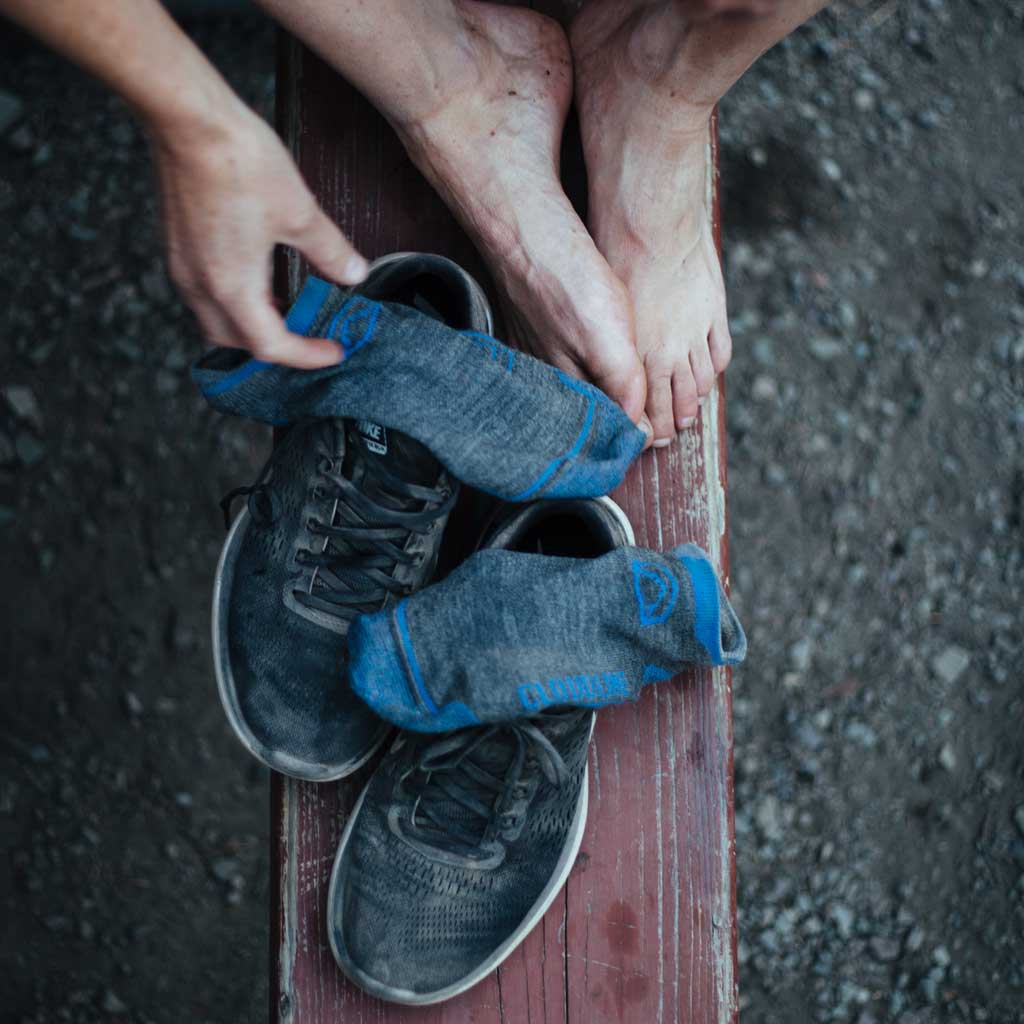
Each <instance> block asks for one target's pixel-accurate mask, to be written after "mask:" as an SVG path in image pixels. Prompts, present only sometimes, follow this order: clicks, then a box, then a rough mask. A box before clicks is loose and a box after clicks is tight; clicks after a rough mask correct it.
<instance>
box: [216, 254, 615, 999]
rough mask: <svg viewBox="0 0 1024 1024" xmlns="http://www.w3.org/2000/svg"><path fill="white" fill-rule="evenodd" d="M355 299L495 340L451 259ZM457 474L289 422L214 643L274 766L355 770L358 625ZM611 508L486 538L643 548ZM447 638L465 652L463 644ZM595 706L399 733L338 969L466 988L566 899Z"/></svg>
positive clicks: (425, 539) (416, 554)
mask: <svg viewBox="0 0 1024 1024" xmlns="http://www.w3.org/2000/svg"><path fill="white" fill-rule="evenodd" d="M359 293H360V294H362V295H365V296H366V297H368V298H372V299H376V300H384V299H386V300H389V301H392V302H401V303H404V304H406V305H409V306H412V307H414V308H416V309H418V310H420V311H421V312H422V313H424V314H426V315H429V316H432V317H435V318H437V319H441V320H443V321H444V322H446V323H448V324H449V325H450V326H453V327H455V328H457V329H460V330H471V331H479V332H481V333H484V334H491V333H492V323H491V315H490V311H489V308H488V306H487V302H486V300H485V299H484V297H483V294H482V292H481V291H480V289H479V287H478V286H477V284H476V282H474V281H473V279H472V278H471V277H470V276H469V275H468V274H466V273H465V272H464V271H462V270H461V269H460V268H459V267H457V266H456V265H455V264H453V263H451V262H450V261H448V260H445V259H443V258H441V257H436V256H426V255H418V254H397V255H394V256H390V257H386V258H384V259H383V260H380V261H378V262H377V263H376V264H375V265H374V267H373V268H372V271H371V274H370V276H369V278H368V279H367V281H366V282H365V283H364V284H363V285H361V286H360V288H359ZM457 494H458V483H457V481H455V480H454V479H452V477H451V476H450V475H449V474H448V473H447V472H446V471H445V470H444V468H443V467H442V466H441V465H440V463H438V462H437V460H436V459H435V458H434V457H433V456H432V454H431V453H430V452H429V451H428V450H427V449H426V448H425V447H423V446H422V445H421V444H419V443H418V442H416V441H414V440H412V439H411V438H408V437H406V436H403V435H401V434H398V433H396V432H394V431H390V430H388V429H387V428H386V427H384V426H382V425H380V424H374V423H365V422H356V421H353V420H340V419H339V420H318V421H314V422H310V423H308V424H300V425H297V426H294V427H292V428H291V430H290V431H289V432H288V434H287V435H286V436H285V437H284V439H283V440H282V441H281V443H280V444H279V445H278V446H277V447H276V448H275V450H274V453H273V455H272V457H271V459H270V461H269V462H268V464H267V466H266V468H265V469H264V472H263V473H262V474H261V476H260V479H259V480H258V481H257V483H256V484H255V485H253V486H252V487H247V488H240V489H239V490H237V491H235V492H232V494H230V495H229V496H228V498H227V499H225V502H226V504H225V511H226V513H227V511H228V509H229V508H230V502H231V501H232V500H234V498H236V497H239V496H245V497H247V499H248V500H247V505H246V508H245V509H244V510H243V511H242V513H241V514H240V515H239V517H238V518H237V519H236V520H235V522H234V524H233V526H232V527H231V529H230V532H229V534H228V538H227V541H226V542H225V545H224V550H223V553H222V555H221V559H220V564H219V566H218V569H217V576H216V584H215V591H214V603H213V645H214V658H215V666H216V674H217V682H218V687H219V690H220V695H221V700H222V702H223V704H224V708H225V711H226V712H227V716H228V720H229V721H230V723H231V726H232V728H233V729H234V731H235V733H236V734H237V735H238V737H239V739H240V740H241V741H242V743H243V744H244V745H245V746H246V748H247V749H248V750H249V751H250V752H251V753H252V754H253V755H254V756H256V757H257V758H259V759H260V760H261V761H262V762H263V763H264V764H267V765H268V766H269V767H271V768H273V769H275V770H277V771H280V772H283V773H285V774H287V775H291V776H294V777H297V778H301V779H307V780H311V781H317V782H322V781H328V780H332V779H339V778H343V777H344V776H346V775H349V774H351V773H352V772H354V771H356V770H357V769H358V768H359V767H361V766H362V765H363V764H364V763H365V762H366V761H367V760H368V759H369V758H370V757H371V756H372V755H373V753H374V752H375V751H376V750H377V748H378V747H379V746H380V745H381V744H382V743H383V742H384V740H385V739H386V737H387V735H388V734H389V733H390V732H391V728H392V727H391V726H389V725H388V724H387V723H385V722H383V721H382V720H380V719H379V718H377V717H376V716H375V715H374V714H373V712H372V711H371V710H370V709H369V707H368V706H367V705H366V704H365V703H363V701H362V700H360V699H359V698H358V697H357V696H356V695H355V694H354V693H353V692H352V690H351V688H350V687H349V686H348V684H347V682H346V681H345V680H346V676H345V671H344V664H345V658H346V635H347V633H348V630H349V627H350V625H351V623H352V621H353V619H354V618H355V617H356V616H357V615H359V614H362V613H372V612H376V611H379V610H381V609H383V608H386V607H390V606H392V605H394V604H395V603H396V602H397V601H398V600H400V599H401V598H402V597H404V596H406V595H408V594H410V593H412V592H413V591H415V590H418V589H420V588H422V587H424V586H426V585H427V584H428V583H430V582H431V580H432V579H433V577H434V575H435V573H436V570H437V566H438V561H439V557H440V555H441V549H442V539H443V536H444V532H445V527H446V525H447V523H448V519H449V516H450V513H451V511H452V508H453V506H454V504H455V501H456V497H457ZM632 542H633V534H632V530H631V528H630V525H629V522H628V520H627V519H626V517H625V515H624V513H623V512H622V511H621V509H619V508H618V507H617V506H616V505H614V503H613V502H611V501H610V500H609V499H607V498H600V499H580V500H566V501H550V502H539V503H535V504H533V505H521V506H509V507H507V508H506V509H505V510H504V512H503V513H501V514H499V516H498V518H497V520H496V522H495V525H494V526H493V527H492V528H491V529H490V531H488V532H487V533H486V535H485V538H484V540H483V541H482V542H481V545H480V546H481V547H499V548H503V549H506V550H513V551H522V552H529V553H532V554H538V553H540V554H546V555H553V556H571V557H575V558H581V557H595V558H596V557H599V556H601V555H604V554H607V553H608V552H609V551H612V550H614V549H615V548H617V547H621V546H623V545H627V544H632ZM452 642H453V643H456V642H458V638H457V637H453V638H452ZM593 726H594V712H593V711H592V710H590V709H586V708H569V709H559V710H557V711H548V712H547V713H545V714H541V715H538V716H536V717H534V718H529V719H524V720H520V721H516V722H510V723H500V724H490V725H484V726H479V727H475V728H466V729H461V730H458V731H456V732H453V733H450V734H447V735H443V736H440V737H438V736H436V735H420V734H415V733H410V732H399V733H398V734H397V736H396V738H395V739H394V741H393V743H392V744H391V746H390V748H389V750H388V752H387V753H386V754H385V756H384V758H383V759H382V760H381V762H380V765H379V767H378V768H377V770H376V771H375V772H374V774H373V776H372V777H371V779H370V781H369V783H368V784H367V786H366V788H365V789H364V791H363V793H362V795H361V796H360V798H359V801H358V803H357V804H356V807H355V809H354V811H353V813H352V816H351V818H350V820H349V822H348V825H347V827H346V829H345V832H344V835H343V837H342V840H341V844H340V847H339V850H338V853H337V857H336V860H335V864H334V871H333V875H332V879H331V887H330V895H329V907H328V920H329V930H330V942H331V948H332V950H333V952H334V955H335V957H336V959H337V961H338V963H339V965H340V966H341V968H342V970H343V971H344V972H345V973H346V974H347V975H348V976H349V977H350V978H351V979H352V980H353V981H355V982H356V983H357V984H358V985H360V986H361V987H362V988H364V989H365V990H367V991H368V992H370V993H372V994H374V995H376V996H379V997H381V998H383V999H388V1000H392V1001H395V1002H401V1003H407V1004H426V1003H433V1002H439V1001H441V1000H444V999H448V998H451V997H452V996H454V995H457V994H458V993H459V992H462V991H464V990H465V989H467V988H469V987H471V986H472V985H474V984H475V983H476V982H478V981H479V980H480V979H482V978H483V977H484V976H485V975H487V974H488V973H489V972H490V971H492V970H494V968H495V967H497V966H498V964H500V963H501V961H502V960H504V959H505V957H507V956H508V955H509V953H511V952H512V950H513V949H514V948H515V947H516V946H517V945H518V943H519V942H520V941H522V939H523V938H525V936H526V935H527V933H528V932H529V931H530V929H531V928H532V927H533V926H534V924H536V922H537V921H538V920H539V919H540V918H541V916H542V915H543V913H544V911H545V910H546V909H547V908H548V906H549V905H550V904H551V902H552V900H553V899H554V898H555V896H556V894H557V893H558V891H559V889H560V888H561V886H562V885H563V883H564V882H565V879H566V877H567V876H568V874H569V871H570V869H571V867H572V864H573V862H574V860H575V857H576V853H577V851H578V849H579V845H580V842H581V840H582V836H583V830H584V825H585V821H586V808H587V749H588V744H589V740H590V735H591V732H592V731H593Z"/></svg>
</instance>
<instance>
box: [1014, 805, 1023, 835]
mask: <svg viewBox="0 0 1024 1024" xmlns="http://www.w3.org/2000/svg"><path fill="white" fill-rule="evenodd" d="M1013 823H1014V825H1016V826H1017V831H1018V832H1019V833H1020V834H1021V835H1022V836H1024V804H1018V805H1017V807H1016V809H1015V810H1014V812H1013Z"/></svg>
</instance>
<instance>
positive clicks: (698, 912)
mask: <svg viewBox="0 0 1024 1024" xmlns="http://www.w3.org/2000/svg"><path fill="white" fill-rule="evenodd" d="M537 6H541V7H543V8H544V9H545V10H546V11H547V13H554V14H558V13H559V12H562V13H564V12H565V11H567V10H569V9H571V8H574V7H575V6H576V3H575V2H574V0H565V2H563V3H559V2H557V0H553V2H548V3H544V4H538V5H537ZM279 113H280V127H281V129H282V133H283V135H284V137H285V139H286V141H287V142H288V143H289V145H290V146H291V149H292V151H293V152H294V153H295V155H296V158H297V160H298V162H299V165H300V167H301V169H302V171H303V173H304V174H305V176H306V179H307V181H309V183H310V185H311V187H312V188H313V190H314V192H315V193H316V195H317V197H318V199H319V200H320V202H321V203H322V204H323V206H324V208H325V209H326V210H327V212H328V213H329V214H330V215H331V216H332V217H334V219H335V220H336V221H337V222H338V223H339V224H340V225H341V226H342V228H343V229H344V230H345V231H346V233H347V234H348V235H349V236H350V237H351V238H352V239H353V240H354V242H355V243H356V244H357V245H358V246H359V247H360V248H361V250H362V251H363V252H364V253H366V255H368V256H370V257H373V256H377V255H381V254H383V253H386V252H391V251H395V250H400V249H424V250H429V251H436V252H443V253H445V254H447V255H450V256H452V257H453V258H455V259H457V260H459V261H461V262H463V263H464V264H465V265H467V266H469V267H470V268H471V269H472V270H474V272H476V273H478V274H480V275H481V277H482V278H483V276H484V275H482V272H481V270H480V264H479V260H478V259H477V257H476V254H475V253H474V252H473V250H472V247H471V246H470V245H469V243H468V242H467V241H466V239H465V238H464V236H463V235H462V234H461V232H459V230H458V229H457V227H456V225H455V224H454V223H453V221H452V219H451V217H450V216H449V214H448V213H447V211H446V210H445V208H444V207H443V205H442V204H441V202H440V201H439V200H438V199H437V198H436V196H434V195H433V193H432V192H431V190H430V188H429V187H428V186H427V185H426V183H425V182H424V181H423V180H422V178H421V177H420V176H419V174H418V173H417V172H416V171H415V169H414V168H412V166H411V165H410V163H409V161H408V160H407V159H406V157H405V155H404V153H403V151H402V149H401V146H400V144H399V143H398V141H397V139H395V137H394V135H393V133H392V132H391V131H390V130H389V129H388V128H387V126H386V125H385V124H384V122H383V120H382V119H381V118H380V117H379V116H378V115H377V114H376V113H375V112H374V111H373V110H372V109H371V108H370V107H369V105H368V104H367V103H365V101H363V100H362V99H361V98H360V97H359V96H358V95H357V94H356V93H355V92H354V90H352V89H350V88H349V87H348V86H346V85H345V84H344V83H343V82H342V81H341V80H340V79H339V78H338V77H337V76H336V75H335V74H334V73H333V72H332V71H330V70H329V69H328V68H327V67H326V66H325V65H324V64H323V63H322V62H321V61H319V60H318V59H317V58H315V57H314V56H313V55H312V54H310V53H309V52H308V51H306V50H305V49H304V48H303V47H301V46H299V45H298V44H296V43H295V42H294V41H292V40H290V39H288V38H287V37H283V39H282V46H281V60H280V67H279ZM714 157H715V153H714V149H713V140H712V141H711V142H710V144H709V155H708V158H709V161H712V164H713V165H714V164H715V163H716V162H715V160H714ZM565 167H566V169H567V172H568V174H569V176H570V177H571V178H572V179H573V181H572V182H571V184H572V186H573V187H574V188H575V189H576V190H578V189H579V187H580V181H579V170H580V167H581V162H580V161H579V159H578V156H575V157H574V156H573V155H572V154H571V153H570V154H569V157H568V158H567V159H566V163H565ZM714 184H716V183H713V186H714ZM716 196H717V189H716V188H715V187H712V189H711V192H710V193H709V196H708V202H709V203H714V202H715V201H716ZM715 212H716V229H717V209H716V211H715ZM304 272H305V269H304V267H303V266H302V265H301V264H300V261H298V260H292V261H290V262H289V263H288V265H287V270H286V275H285V276H286V290H287V291H288V292H289V293H291V294H294V292H295V290H296V288H297V286H298V283H299V281H300V280H301V277H302V275H303V273H304ZM724 412H725V407H724V396H723V393H722V391H721V390H719V391H717V392H716V393H714V394H713V395H712V396H711V397H710V398H709V400H708V402H707V403H706V406H705V408H704V411H703V413H702V419H701V425H700V430H699V431H698V432H694V433H692V434H690V435H688V436H686V437H685V438H684V439H682V440H681V441H679V442H678V443H676V444H673V445H671V446H670V447H669V448H667V449H663V450H662V451H660V452H657V453H654V452H649V453H647V454H646V455H645V456H644V457H643V458H642V459H641V460H640V463H639V464H638V466H637V467H635V468H634V470H633V471H632V472H631V474H630V476H629V478H628V479H627V481H626V483H625V484H624V485H623V487H622V488H620V490H619V492H618V493H617V495H616V497H617V499H618V500H619V501H620V503H621V504H622V505H623V506H624V507H625V508H626V510H627V512H628V513H629V515H630V518H631V520H632V521H633V523H634V526H635V527H636V530H637V539H638V542H639V543H641V544H648V545H650V546H652V547H659V548H660V547H669V546H672V545H674V544H677V543H682V542H683V541H685V540H693V541H696V542H698V543H700V544H701V545H703V546H704V547H705V548H706V549H707V550H708V551H709V553H710V554H711V556H712V559H713V560H714V561H716V562H717V564H718V565H720V566H721V568H722V570H723V572H726V571H727V569H728V563H727V551H726V533H725V526H726V519H725V516H726V507H725V446H724V438H725V433H724ZM590 760H591V789H590V793H591V802H590V814H589V820H588V827H587V833H586V836H585V839H584V842H583V847H582V851H581V854H580V857H579V860H578V862H577V865H576V867H575V869H574V870H573V872H572V874H571V876H570V879H569V883H568V885H567V887H566V890H565V892H564V893H563V894H562V895H560V896H559V898H558V899H557V900H556V902H555V903H554V905H553V906H552V907H551V909H550V910H549V912H548V914H547V915H546V916H545V918H544V920H543V921H542V922H541V924H540V925H539V926H538V927H537V928H536V929H535V931H534V932H533V933H532V934H531V935H530V937H529V938H528V939H527V941H526V942H525V943H524V944H523V945H522V947H521V948H520V949H519V950H517V951H516V952H515V953H514V954H513V955H512V956H511V957H510V958H509V959H508V960H507V961H506V963H505V964H504V965H503V966H502V968H501V969H500V970H499V971H498V972H496V973H495V974H494V975H492V976H491V977H489V978H487V979H486V980H485V981H484V982H482V983H481V984H480V985H478V986H476V987H475V988H474V989H472V990H471V991H470V992H467V993H465V994H464V995H463V996H461V997H459V998H458V999H456V1000H453V1001H452V1002H450V1003H447V1004H444V1005H443V1006H439V1007H428V1008H423V1009H418V1010H412V1009H408V1008H401V1007H394V1006H388V1005H386V1004H382V1003H380V1002H378V1001H377V1000H374V999H371V998H369V997H368V996H366V995H364V994H363V993H362V992H360V991H359V990H358V989H357V988H355V987H354V986H352V985H350V984H349V983H348V982H347V981H346V979H345V978H344V976H343V975H342V974H341V972H340V971H339V970H338V969H337V968H336V967H335V965H334V962H333V960H332V958H331V954H330V950H329V947H328V943H327V935H326V928H325V921H324V914H325V906H326V899H327V888H328V882H329V877H330V869H331V864H332V861H333V857H334V851H335V847H336V844H337V841H338V839H339V837H340V834H341V830H342V827H343V824H344V820H345V817H346V815H347V813H348V811H349V808H350V806H351V804H352V802H353V800H354V798H355V796H356V795H357V794H358V792H359V790H360V789H361V787H362V784H363V783H364V781H365V779H366V777H367V773H368V771H369V770H370V769H369V768H368V769H366V770H364V771H363V772H361V773H360V774H359V775H358V776H357V777H355V778H354V779H352V780H348V781H347V782H346V783H345V784H337V785H327V786H314V785H308V784H304V783H298V782H295V781H292V780H286V779H283V778H281V777H275V779H274V783H273V793H272V807H271V814H272V836H273V842H274V851H273V853H274V856H273V881H272V892H273V907H272V929H273V935H272V948H271V961H272V962H271V977H272V985H271V990H272V991H271V1019H272V1020H273V1021H275V1022H280V1024H327V1022H336V1021H345V1022H346V1024H347V1022H352V1024H357V1022H358V1024H363V1022H367V1024H369V1022H381V1021H387V1022H401V1021H417V1022H434V1021H436V1022H446V1024H450V1022H455V1021H458V1022H465V1021H472V1022H480V1024H491V1022H494V1024H498V1022H503V1024H520V1022H523V1021H528V1022H542V1021H543V1022H554V1021H572V1022H580V1024H583V1022H587V1024H590V1022H597V1021H640V1022H647V1021H651V1022H654V1021H666V1022H668V1021H680V1022H685V1024H704V1022H731V1021H734V1020H735V1018H736V987H735V986H736V980H735V966H734V965H735V944H736V916H735V879H734V856H733V838H732V837H733V822H732V722H731V688H730V678H729V674H728V672H726V671H725V670H716V671H713V672H712V671H700V672H692V673H689V674H687V675H686V676H683V677H681V678H679V679H676V680H673V681H672V682H670V683H664V684H660V685H659V686H657V687H654V688H649V689H648V690H647V691H646V693H645V695H644V697H643V699H642V700H640V701H639V702H638V703H637V704H636V705H631V706H627V707H622V708H617V709H614V710H610V711H606V712H602V714H601V715H600V716H599V722H598V728H597V731H596V733H595V742H594V744H593V745H592V749H591V759H590Z"/></svg>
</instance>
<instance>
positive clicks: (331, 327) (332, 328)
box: [324, 295, 354, 348]
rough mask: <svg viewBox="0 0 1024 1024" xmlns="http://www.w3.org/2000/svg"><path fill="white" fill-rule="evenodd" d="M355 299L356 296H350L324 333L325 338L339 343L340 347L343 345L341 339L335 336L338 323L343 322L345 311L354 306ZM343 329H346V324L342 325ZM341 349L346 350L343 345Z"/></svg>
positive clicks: (339, 308)
mask: <svg viewBox="0 0 1024 1024" xmlns="http://www.w3.org/2000/svg"><path fill="white" fill-rule="evenodd" d="M353 298H354V296H352V295H350V296H349V297H348V298H347V299H346V300H345V301H344V302H343V303H342V304H341V305H340V306H339V307H338V312H337V313H335V314H334V316H332V317H331V322H330V323H329V324H328V325H327V330H326V331H324V337H326V338H329V339H330V340H331V341H336V342H338V344H339V345H341V339H340V338H339V337H338V336H337V334H335V330H336V329H337V327H338V321H339V320H341V318H342V317H343V316H344V315H345V311H346V310H347V309H348V307H349V306H351V305H352V300H353ZM342 327H344V324H342ZM341 347H342V348H344V347H345V346H344V345H342V346H341Z"/></svg>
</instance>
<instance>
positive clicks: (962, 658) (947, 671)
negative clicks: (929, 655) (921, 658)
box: [932, 644, 971, 686]
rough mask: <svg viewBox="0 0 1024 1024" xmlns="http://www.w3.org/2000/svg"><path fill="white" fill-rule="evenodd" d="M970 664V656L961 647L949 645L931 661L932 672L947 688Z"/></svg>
mask: <svg viewBox="0 0 1024 1024" xmlns="http://www.w3.org/2000/svg"><path fill="white" fill-rule="evenodd" d="M970 663H971V656H970V654H968V652H967V651H965V650H964V649H963V648H962V647H958V646H957V645H956V644H950V645H949V646H948V647H947V648H946V649H945V650H943V651H942V652H941V653H939V654H938V655H936V656H935V657H934V658H933V659H932V671H933V672H934V673H935V674H936V675H937V676H938V677H939V679H941V680H942V682H944V683H945V684H946V685H947V686H952V685H953V684H954V683H955V682H956V681H957V680H958V679H959V678H960V676H962V675H963V673H964V672H965V671H966V670H967V666H968V665H970Z"/></svg>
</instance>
